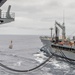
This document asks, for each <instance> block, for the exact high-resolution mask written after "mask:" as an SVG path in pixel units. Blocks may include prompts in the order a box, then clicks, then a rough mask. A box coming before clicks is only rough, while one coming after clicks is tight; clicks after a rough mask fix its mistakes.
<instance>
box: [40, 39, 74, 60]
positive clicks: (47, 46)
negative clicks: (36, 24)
mask: <svg viewBox="0 0 75 75" xmlns="http://www.w3.org/2000/svg"><path fill="white" fill-rule="evenodd" d="M40 39H41V42H42V43H43V45H44V46H43V47H42V48H41V51H44V52H45V53H46V54H48V55H49V54H52V55H54V56H57V57H60V58H64V59H67V60H70V61H75V52H74V50H72V51H68V50H64V49H58V48H53V47H52V46H51V45H52V42H51V41H50V40H49V39H45V38H40Z"/></svg>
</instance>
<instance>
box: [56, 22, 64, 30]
mask: <svg viewBox="0 0 75 75" xmlns="http://www.w3.org/2000/svg"><path fill="white" fill-rule="evenodd" d="M55 23H56V25H58V26H59V27H60V28H61V29H63V26H61V25H60V24H59V23H58V22H56V21H55Z"/></svg>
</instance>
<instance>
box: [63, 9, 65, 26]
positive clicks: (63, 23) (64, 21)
mask: <svg viewBox="0 0 75 75" xmlns="http://www.w3.org/2000/svg"><path fill="white" fill-rule="evenodd" d="M64 25H65V14H64V10H63V26H64Z"/></svg>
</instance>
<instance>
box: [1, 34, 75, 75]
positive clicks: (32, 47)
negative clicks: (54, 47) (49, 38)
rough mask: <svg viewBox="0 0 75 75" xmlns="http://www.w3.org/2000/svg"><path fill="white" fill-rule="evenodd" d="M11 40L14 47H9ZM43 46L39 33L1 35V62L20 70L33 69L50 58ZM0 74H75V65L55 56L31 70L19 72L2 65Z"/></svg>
mask: <svg viewBox="0 0 75 75" xmlns="http://www.w3.org/2000/svg"><path fill="white" fill-rule="evenodd" d="M11 41H12V49H10V48H9V45H10V44H11ZM42 46H43V44H42V43H41V41H40V39H39V36H37V35H0V63H2V64H4V65H6V66H8V67H10V68H13V69H18V70H28V69H31V68H33V67H35V66H37V65H39V64H40V63H42V62H43V61H45V60H46V59H47V58H48V57H46V56H44V55H43V53H42V52H40V48H41V47H42ZM0 75H75V65H72V64H69V63H68V62H65V61H60V60H57V59H56V58H55V57H53V58H51V59H50V60H49V61H48V62H47V63H46V64H44V65H43V66H41V67H40V68H38V69H35V70H33V71H30V72H23V73H18V72H14V71H10V70H7V69H5V68H3V67H1V65H0Z"/></svg>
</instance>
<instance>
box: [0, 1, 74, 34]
mask: <svg viewBox="0 0 75 75" xmlns="http://www.w3.org/2000/svg"><path fill="white" fill-rule="evenodd" d="M8 5H12V9H11V12H15V21H14V22H11V23H8V24H4V25H2V26H0V34H28V35H29V34H30V35H31V34H32V35H50V30H49V28H50V27H54V24H55V20H56V21H58V22H59V23H61V24H62V23H63V11H64V14H65V26H66V34H67V35H74V32H75V0H7V2H6V3H5V4H4V5H3V6H2V7H1V9H2V10H3V11H6V10H7V7H8Z"/></svg>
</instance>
